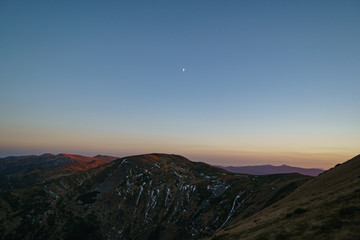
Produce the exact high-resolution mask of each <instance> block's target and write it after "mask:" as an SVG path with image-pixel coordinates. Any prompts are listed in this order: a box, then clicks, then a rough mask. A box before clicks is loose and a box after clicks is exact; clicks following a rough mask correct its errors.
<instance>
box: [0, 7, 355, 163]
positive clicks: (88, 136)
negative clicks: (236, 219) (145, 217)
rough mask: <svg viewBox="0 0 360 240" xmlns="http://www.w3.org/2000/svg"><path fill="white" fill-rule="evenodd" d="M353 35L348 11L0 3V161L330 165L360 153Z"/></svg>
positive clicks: (351, 15)
mask: <svg viewBox="0 0 360 240" xmlns="http://www.w3.org/2000/svg"><path fill="white" fill-rule="evenodd" d="M359 26H360V1H340V0H339V1H328V0H326V1H209V0H207V1H88V0H87V1H73V0H72V1H64V0H61V1H49V0H43V1H36V0H34V1H7V0H3V1H0V91H1V92H0V112H1V115H0V156H7V155H22V154H34V153H36V154H39V153H44V152H52V153H59V152H67V153H79V154H87V155H93V154H111V155H117V156H124V155H130V154H140V153H148V152H166V153H176V154H181V155H184V156H186V157H188V158H190V159H192V160H196V161H205V162H208V163H210V164H222V165H229V164H232V165H257V164H264V163H270V164H274V165H279V164H283V163H285V164H289V165H297V166H303V167H323V168H329V167H332V166H333V165H335V164H336V163H338V162H342V161H345V160H347V159H349V158H350V157H353V156H355V155H357V154H359V153H360V122H359V119H360V94H359V90H360V78H359V77H360V27H359ZM182 68H185V71H182Z"/></svg>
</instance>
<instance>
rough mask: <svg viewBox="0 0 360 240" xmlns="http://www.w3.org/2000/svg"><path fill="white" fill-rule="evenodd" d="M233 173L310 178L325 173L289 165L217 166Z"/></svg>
mask: <svg viewBox="0 0 360 240" xmlns="http://www.w3.org/2000/svg"><path fill="white" fill-rule="evenodd" d="M216 167H219V168H222V169H225V170H228V171H230V172H233V173H242V174H251V175H268V174H280V173H300V174H303V175H308V176H317V175H319V174H320V173H322V172H324V169H319V168H299V167H291V166H287V165H281V166H272V165H259V166H238V167H235V166H216Z"/></svg>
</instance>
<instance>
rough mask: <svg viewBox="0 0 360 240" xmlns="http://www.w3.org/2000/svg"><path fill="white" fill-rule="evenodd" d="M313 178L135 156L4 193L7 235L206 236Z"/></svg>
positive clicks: (3, 232) (0, 219) (1, 228)
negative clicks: (253, 173)
mask: <svg viewBox="0 0 360 240" xmlns="http://www.w3.org/2000/svg"><path fill="white" fill-rule="evenodd" d="M42 171H49V170H48V169H43V170H42ZM51 171H52V173H53V172H54V171H55V170H51ZM310 178H311V177H307V176H302V175H299V174H285V175H272V176H250V175H240V174H234V173H230V172H228V171H226V170H223V169H219V168H216V167H213V166H211V165H209V164H206V163H202V162H192V161H190V160H189V159H187V158H184V157H182V156H179V155H174V154H145V155H137V156H128V157H124V158H119V159H116V160H114V161H111V162H109V163H107V164H102V165H100V166H98V167H95V168H91V169H87V170H84V171H76V172H73V173H72V174H71V175H68V176H64V175H61V176H60V177H58V178H52V179H50V180H47V179H45V180H44V181H42V182H37V183H35V184H33V185H29V186H25V187H24V186H22V187H21V188H13V189H11V190H10V191H0V208H1V211H2V212H3V213H4V214H3V215H0V238H2V239H22V238H24V237H25V236H26V237H27V238H28V239H48V238H55V237H56V238H58V239H79V238H85V239H104V238H106V239H199V238H201V237H205V236H210V235H211V234H213V233H214V232H215V231H217V230H219V229H222V228H224V227H225V226H227V225H228V224H230V223H232V222H233V221H236V220H237V219H243V218H247V217H248V216H251V215H253V214H255V213H256V212H258V211H260V210H261V209H263V208H265V207H266V206H268V205H270V204H272V203H274V202H277V201H278V200H279V199H281V198H283V197H284V196H286V195H287V194H289V193H290V192H292V191H293V190H294V189H296V187H298V186H300V185H302V184H303V183H305V182H306V181H308V180H309V179H310ZM264 199H266V200H264Z"/></svg>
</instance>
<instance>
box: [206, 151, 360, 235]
mask: <svg viewBox="0 0 360 240" xmlns="http://www.w3.org/2000/svg"><path fill="white" fill-rule="evenodd" d="M211 239H213V240H215V239H242V240H246V239H257V240H266V239H269V240H270V239H318V240H321V239H335V240H336V239H354V240H355V239H360V155H358V156H357V157H355V158H353V159H351V160H349V161H347V162H345V163H343V164H341V165H337V166H336V167H335V168H333V169H331V170H329V171H327V172H325V173H323V174H321V175H320V176H318V177H316V178H314V179H312V180H310V181H308V182H307V183H305V184H304V185H302V186H300V187H299V188H298V189H296V190H295V191H294V192H293V193H292V194H290V195H289V196H287V197H286V198H284V199H282V200H280V201H279V202H277V203H275V204H273V205H271V206H269V207H268V208H266V209H264V210H263V211H261V212H259V213H257V214H255V215H253V216H252V217H250V218H247V219H245V220H243V221H240V222H238V223H236V224H234V225H232V226H230V227H228V228H226V229H224V230H222V231H220V232H218V233H217V234H215V235H214V236H213V237H212V238H211Z"/></svg>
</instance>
